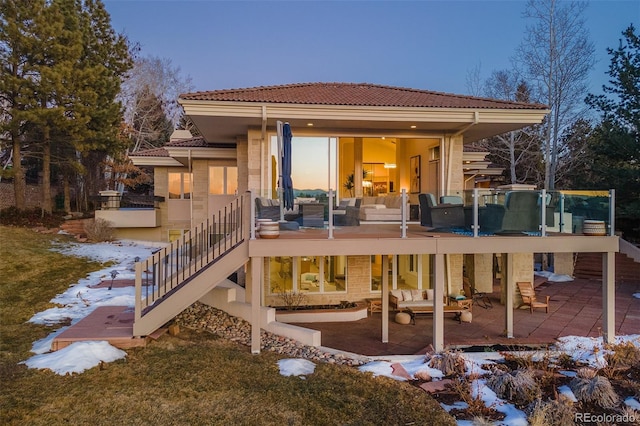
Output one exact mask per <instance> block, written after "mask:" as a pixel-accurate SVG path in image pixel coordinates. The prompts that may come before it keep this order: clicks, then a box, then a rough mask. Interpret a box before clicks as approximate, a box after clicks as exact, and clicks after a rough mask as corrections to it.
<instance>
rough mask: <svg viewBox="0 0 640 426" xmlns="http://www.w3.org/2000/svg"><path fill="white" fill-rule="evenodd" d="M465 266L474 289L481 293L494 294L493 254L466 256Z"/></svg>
mask: <svg viewBox="0 0 640 426" xmlns="http://www.w3.org/2000/svg"><path fill="white" fill-rule="evenodd" d="M464 266H465V270H466V274H467V277H468V278H469V280H470V281H471V286H472V287H475V289H476V290H477V291H478V292H480V293H492V292H493V254H492V253H481V254H470V255H466V256H465V265H464Z"/></svg>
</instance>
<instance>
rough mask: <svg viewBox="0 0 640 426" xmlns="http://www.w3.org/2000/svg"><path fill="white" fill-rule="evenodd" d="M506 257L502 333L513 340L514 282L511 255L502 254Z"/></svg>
mask: <svg viewBox="0 0 640 426" xmlns="http://www.w3.org/2000/svg"><path fill="white" fill-rule="evenodd" d="M503 256H506V258H507V261H506V262H505V271H504V275H503V276H504V277H506V278H505V281H506V283H505V285H506V289H505V290H506V300H505V304H504V308H505V315H504V319H505V323H504V331H505V336H506V337H507V338H508V339H513V292H514V291H515V282H514V279H513V253H507V254H503Z"/></svg>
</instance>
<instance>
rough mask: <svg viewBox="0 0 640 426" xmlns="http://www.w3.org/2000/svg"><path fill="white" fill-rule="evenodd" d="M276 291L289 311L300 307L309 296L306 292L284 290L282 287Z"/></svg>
mask: <svg viewBox="0 0 640 426" xmlns="http://www.w3.org/2000/svg"><path fill="white" fill-rule="evenodd" d="M276 293H277V294H278V298H279V299H280V300H282V303H283V304H284V306H285V307H286V308H287V310H288V311H293V310H296V309H298V307H299V306H300V305H303V304H304V302H305V301H306V300H307V296H306V295H305V294H304V293H297V292H295V291H287V290H282V289H281V288H280V287H277V288H276Z"/></svg>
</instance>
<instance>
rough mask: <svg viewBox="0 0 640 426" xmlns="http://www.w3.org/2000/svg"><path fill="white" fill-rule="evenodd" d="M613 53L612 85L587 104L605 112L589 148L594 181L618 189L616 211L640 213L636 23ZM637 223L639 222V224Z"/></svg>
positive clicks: (638, 40) (639, 83)
mask: <svg viewBox="0 0 640 426" xmlns="http://www.w3.org/2000/svg"><path fill="white" fill-rule="evenodd" d="M622 34H623V36H624V40H620V45H619V46H618V48H617V49H615V50H614V49H611V48H609V49H607V52H608V53H609V55H610V56H611V64H610V65H609V72H608V74H609V76H610V77H611V79H610V80H609V85H605V86H603V91H604V93H605V94H603V95H598V96H596V95H589V96H588V97H587V99H586V102H587V104H588V105H589V106H590V107H591V108H593V109H594V110H596V111H598V112H600V113H601V114H602V121H601V123H600V124H599V125H598V126H597V127H596V129H595V131H594V135H593V137H592V139H591V143H590V145H589V149H590V151H591V155H593V157H594V161H593V175H592V176H593V177H594V178H595V179H596V180H595V181H594V182H591V184H592V185H596V186H603V185H604V186H605V187H606V188H611V187H613V188H615V189H616V198H617V200H618V201H617V214H618V215H619V216H626V217H635V218H638V217H640V36H639V35H638V34H636V32H635V28H634V26H633V25H630V26H629V27H628V28H627V29H626V30H625V31H623V33H622ZM636 226H637V225H636Z"/></svg>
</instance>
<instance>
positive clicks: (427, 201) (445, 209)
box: [418, 194, 464, 228]
mask: <svg viewBox="0 0 640 426" xmlns="http://www.w3.org/2000/svg"><path fill="white" fill-rule="evenodd" d="M418 201H419V202H420V225H422V226H428V227H430V228H464V207H463V205H462V204H436V197H434V196H433V194H419V195H418Z"/></svg>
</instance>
